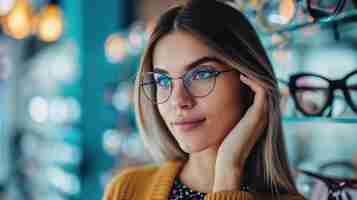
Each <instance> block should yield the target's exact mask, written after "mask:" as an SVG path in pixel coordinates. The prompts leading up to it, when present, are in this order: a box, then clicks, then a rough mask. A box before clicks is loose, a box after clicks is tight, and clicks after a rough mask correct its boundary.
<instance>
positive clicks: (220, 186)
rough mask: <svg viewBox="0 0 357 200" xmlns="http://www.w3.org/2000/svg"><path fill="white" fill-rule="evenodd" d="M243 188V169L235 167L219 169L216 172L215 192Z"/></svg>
mask: <svg viewBox="0 0 357 200" xmlns="http://www.w3.org/2000/svg"><path fill="white" fill-rule="evenodd" d="M240 188H241V171H240V170H238V169H236V168H234V169H228V168H225V169H224V170H217V171H216V173H215V179H214V185H213V192H219V191H238V190H240Z"/></svg>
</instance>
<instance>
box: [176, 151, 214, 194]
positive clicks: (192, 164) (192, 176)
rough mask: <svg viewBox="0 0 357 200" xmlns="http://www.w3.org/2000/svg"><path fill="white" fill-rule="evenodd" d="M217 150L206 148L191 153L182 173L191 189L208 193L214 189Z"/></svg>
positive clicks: (183, 178)
mask: <svg viewBox="0 0 357 200" xmlns="http://www.w3.org/2000/svg"><path fill="white" fill-rule="evenodd" d="M216 157H217V151H216V150H215V149H205V150H203V151H201V152H195V153H192V154H190V155H189V158H188V161H187V162H186V163H185V166H184V167H183V169H182V171H181V173H180V179H181V181H182V182H183V183H184V184H185V185H187V186H188V187H189V188H190V189H192V190H195V191H199V192H204V193H208V192H211V191H212V189H213V184H214V178H215V177H214V173H215V165H216Z"/></svg>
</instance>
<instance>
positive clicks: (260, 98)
mask: <svg viewBox="0 0 357 200" xmlns="http://www.w3.org/2000/svg"><path fill="white" fill-rule="evenodd" d="M240 78H241V80H242V81H243V82H244V83H245V84H246V85H248V86H249V87H250V88H251V89H252V90H253V91H254V93H255V97H254V104H255V105H256V106H259V108H260V109H263V107H264V102H265V97H266V96H265V89H264V88H263V87H262V86H261V85H260V84H259V83H258V80H256V79H250V78H248V77H245V76H244V75H241V76H240Z"/></svg>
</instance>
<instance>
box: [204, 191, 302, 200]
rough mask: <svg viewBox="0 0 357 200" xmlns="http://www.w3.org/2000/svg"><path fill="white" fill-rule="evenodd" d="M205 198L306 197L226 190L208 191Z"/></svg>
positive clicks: (295, 199) (264, 199)
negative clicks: (274, 195)
mask: <svg viewBox="0 0 357 200" xmlns="http://www.w3.org/2000/svg"><path fill="white" fill-rule="evenodd" d="M204 200H305V198H304V197H303V196H302V195H300V194H287V195H281V196H279V198H278V197H276V198H274V197H271V196H270V195H264V194H259V195H258V194H256V193H250V192H245V191H224V192H211V193H208V194H207V195H206V196H205V198H204Z"/></svg>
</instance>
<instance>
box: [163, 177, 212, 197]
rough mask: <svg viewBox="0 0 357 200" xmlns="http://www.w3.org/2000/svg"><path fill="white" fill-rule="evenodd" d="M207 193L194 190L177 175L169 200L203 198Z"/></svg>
mask: <svg viewBox="0 0 357 200" xmlns="http://www.w3.org/2000/svg"><path fill="white" fill-rule="evenodd" d="M205 195H206V193H203V192H198V191H193V190H191V189H190V188H188V187H187V186H186V185H185V184H183V183H182V182H181V180H180V179H179V178H178V177H176V179H175V182H174V185H173V187H172V189H171V193H170V196H169V200H203V198H204V197H205Z"/></svg>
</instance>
